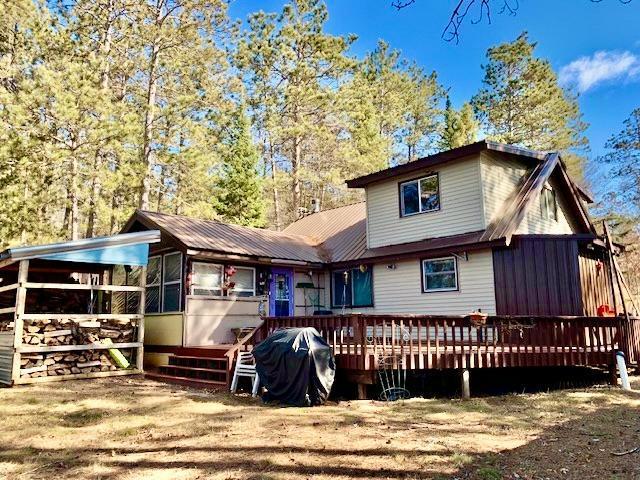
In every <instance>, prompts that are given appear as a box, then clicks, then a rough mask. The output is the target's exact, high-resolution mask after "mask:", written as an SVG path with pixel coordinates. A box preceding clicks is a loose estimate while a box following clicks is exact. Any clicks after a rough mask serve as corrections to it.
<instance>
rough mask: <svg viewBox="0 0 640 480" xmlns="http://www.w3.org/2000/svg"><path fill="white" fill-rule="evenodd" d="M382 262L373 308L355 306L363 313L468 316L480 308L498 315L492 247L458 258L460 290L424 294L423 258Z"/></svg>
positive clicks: (375, 278)
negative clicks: (421, 259) (391, 267)
mask: <svg viewBox="0 0 640 480" xmlns="http://www.w3.org/2000/svg"><path fill="white" fill-rule="evenodd" d="M388 265H389V264H388V263H379V264H376V265H375V266H374V269H373V302H374V307H373V308H363V309H356V308H354V309H352V311H353V312H362V313H376V314H377V313H415V314H427V315H440V314H441V315H464V314H467V313H469V312H471V311H473V310H477V309H478V308H480V309H482V311H483V312H486V313H488V314H491V315H493V314H495V312H496V303H495V292H494V282H493V265H492V254H491V250H480V251H477V252H470V253H469V260H464V259H458V284H459V290H458V291H453V292H432V293H422V287H421V283H422V282H421V275H422V272H421V269H420V260H419V259H417V258H416V259H413V260H407V261H398V262H394V263H393V265H395V266H396V268H395V269H389V268H387V267H388Z"/></svg>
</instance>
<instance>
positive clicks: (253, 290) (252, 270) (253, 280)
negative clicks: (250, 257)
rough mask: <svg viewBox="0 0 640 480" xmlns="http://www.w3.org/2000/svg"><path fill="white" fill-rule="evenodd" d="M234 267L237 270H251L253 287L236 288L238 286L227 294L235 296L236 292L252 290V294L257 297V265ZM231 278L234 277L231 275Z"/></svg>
mask: <svg viewBox="0 0 640 480" xmlns="http://www.w3.org/2000/svg"><path fill="white" fill-rule="evenodd" d="M233 268H235V269H236V270H240V269H243V270H251V273H252V285H253V288H252V289H248V288H242V289H236V287H233V289H232V290H231V292H229V291H227V296H233V295H234V294H235V293H236V292H251V296H252V297H255V296H256V269H255V267H245V266H238V265H233ZM223 272H224V271H223ZM231 279H233V277H231Z"/></svg>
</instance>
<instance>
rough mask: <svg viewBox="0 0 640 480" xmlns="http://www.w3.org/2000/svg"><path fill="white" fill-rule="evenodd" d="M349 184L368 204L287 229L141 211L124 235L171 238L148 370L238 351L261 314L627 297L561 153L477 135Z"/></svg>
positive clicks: (155, 297)
mask: <svg viewBox="0 0 640 480" xmlns="http://www.w3.org/2000/svg"><path fill="white" fill-rule="evenodd" d="M347 185H348V186H349V187H350V188H356V189H363V190H364V197H365V201H364V202H361V203H357V204H353V205H347V206H343V207H339V208H335V209H331V210H325V211H319V212H316V213H312V214H310V215H307V216H305V217H303V218H301V219H300V220H298V221H296V222H294V223H293V224H291V225H289V226H288V227H287V228H286V229H284V230H283V231H281V232H276V231H271V230H264V229H256V228H248V227H240V226H236V225H229V224H224V223H221V222H217V221H208V220H199V219H194V218H187V217H183V216H178V215H168V214H161V213H154V212H147V211H137V212H135V214H134V215H133V216H132V217H131V219H130V220H129V221H128V223H127V225H126V226H125V228H124V229H123V231H124V232H137V231H142V230H148V229H157V230H159V231H160V232H161V238H162V240H161V242H160V243H157V244H154V245H152V246H151V253H150V259H149V266H148V270H147V294H146V299H147V300H146V338H145V345H146V349H145V352H146V353H145V355H146V357H145V358H146V359H147V360H148V362H149V364H150V365H164V364H166V362H167V361H168V360H169V356H171V355H176V354H181V353H182V354H184V352H187V350H185V349H186V348H191V349H192V350H190V352H191V353H192V354H195V353H196V350H194V348H197V347H207V348H209V349H210V350H209V351H210V353H211V352H213V351H214V350H215V349H216V348H219V349H226V348H229V345H231V344H233V343H234V342H235V341H237V339H238V338H240V337H241V336H242V334H243V333H246V332H247V331H249V330H247V329H250V328H251V327H255V326H257V325H259V324H260V323H261V318H262V317H265V316H270V317H283V316H284V317H292V316H311V315H313V314H314V313H316V314H317V313H325V314H326V313H331V314H354V313H359V314H422V315H461V316H464V315H467V314H469V313H470V312H472V311H481V312H484V313H486V314H489V315H509V316H511V315H530V316H531V315H535V316H595V315H596V314H597V310H598V307H599V306H601V305H603V304H606V305H612V306H614V307H615V306H616V305H617V304H619V303H620V301H619V299H616V298H615V294H614V293H613V292H614V288H613V287H614V285H613V283H612V278H613V277H612V275H611V272H610V269H609V251H608V249H607V247H606V245H605V242H604V241H603V240H602V239H600V238H599V237H598V236H597V234H596V232H595V229H594V226H593V224H592V223H591V221H590V219H589V216H588V213H587V210H586V206H585V205H586V204H587V203H589V202H591V201H592V200H591V198H590V196H589V195H588V193H586V192H585V191H584V190H583V189H582V188H581V187H579V186H578V185H577V184H576V183H575V182H574V181H572V179H571V178H570V177H569V175H568V174H567V170H566V167H565V165H564V163H563V162H562V159H561V158H560V156H559V155H558V154H556V153H541V152H536V151H531V150H525V149H521V148H517V147H513V146H509V145H504V144H500V143H495V142H490V141H481V142H477V143H474V144H471V145H468V146H464V147H461V148H457V149H454V150H450V151H447V152H442V153H438V154H435V155H431V156H428V157H425V158H422V159H419V160H417V161H414V162H411V163H407V164H403V165H399V166H396V167H393V168H389V169H386V170H382V171H379V172H375V173H372V174H369V175H365V176H363V177H359V178H355V179H352V180H349V181H348V182H347ZM185 368H186V367H185Z"/></svg>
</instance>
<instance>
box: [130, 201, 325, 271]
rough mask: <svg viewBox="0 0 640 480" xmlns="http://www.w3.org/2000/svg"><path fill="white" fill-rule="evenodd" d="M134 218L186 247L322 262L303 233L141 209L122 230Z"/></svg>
mask: <svg viewBox="0 0 640 480" xmlns="http://www.w3.org/2000/svg"><path fill="white" fill-rule="evenodd" d="M135 221H139V222H140V223H142V224H143V225H145V226H146V227H151V228H158V229H159V230H161V231H162V232H163V233H165V234H167V235H169V236H171V237H173V238H174V239H175V240H176V241H177V242H178V243H180V244H181V245H182V246H184V247H185V248H191V249H195V250H207V251H212V252H220V253H229V254H235V255H246V256H250V257H266V258H276V259H283V260H294V261H302V262H311V263H323V262H324V261H325V259H324V258H323V257H322V256H321V255H320V250H319V249H317V248H316V246H315V242H314V240H313V239H312V238H310V237H305V236H303V235H295V234H291V233H285V232H276V231H273V230H265V229H262V228H251V227H242V226H239V225H232V224H228V223H222V222H218V221H215V220H202V219H199V218H190V217H185V216H181V215H169V214H166V213H157V212H148V211H142V210H137V211H136V213H135V214H134V216H133V217H132V218H131V219H130V220H129V222H128V223H127V226H126V227H125V230H127V229H128V228H129V227H130V226H131V225H133V223H135Z"/></svg>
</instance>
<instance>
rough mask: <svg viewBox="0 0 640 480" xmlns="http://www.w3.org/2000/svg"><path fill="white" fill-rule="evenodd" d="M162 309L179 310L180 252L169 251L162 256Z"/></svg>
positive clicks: (180, 282)
mask: <svg viewBox="0 0 640 480" xmlns="http://www.w3.org/2000/svg"><path fill="white" fill-rule="evenodd" d="M162 270H163V272H164V278H163V283H162V311H163V312H179V311H180V303H181V302H180V296H181V293H182V289H181V287H180V285H181V284H182V254H181V253H180V252H176V253H169V254H167V255H165V256H164V257H163V265H162Z"/></svg>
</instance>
